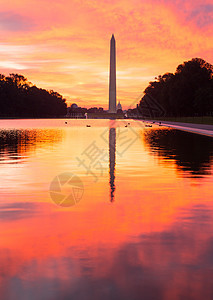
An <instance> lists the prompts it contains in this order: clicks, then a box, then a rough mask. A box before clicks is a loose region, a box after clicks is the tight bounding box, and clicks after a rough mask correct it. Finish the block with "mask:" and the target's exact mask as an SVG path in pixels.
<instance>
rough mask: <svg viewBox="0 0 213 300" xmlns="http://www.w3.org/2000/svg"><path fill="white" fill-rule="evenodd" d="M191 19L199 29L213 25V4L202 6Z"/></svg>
mask: <svg viewBox="0 0 213 300" xmlns="http://www.w3.org/2000/svg"><path fill="white" fill-rule="evenodd" d="M189 19H192V20H193V19H194V20H195V22H196V24H197V26H198V27H201V28H203V27H205V26H209V25H213V4H206V5H200V6H198V7H197V8H196V9H193V10H192V11H191V13H190V14H189Z"/></svg>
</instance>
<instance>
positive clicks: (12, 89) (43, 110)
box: [0, 74, 67, 118]
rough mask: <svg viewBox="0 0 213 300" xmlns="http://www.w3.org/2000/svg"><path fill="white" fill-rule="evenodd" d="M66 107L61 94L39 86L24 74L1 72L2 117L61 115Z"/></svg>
mask: <svg viewBox="0 0 213 300" xmlns="http://www.w3.org/2000/svg"><path fill="white" fill-rule="evenodd" d="M66 108H67V104H66V100H65V99H63V97H62V96H61V95H60V94H58V93H56V92H54V91H52V90H51V91H47V90H45V89H39V88H37V87H36V86H35V85H32V83H30V82H28V80H27V78H25V77H24V76H23V75H19V74H10V75H9V76H7V77H6V76H4V75H1V74H0V117H18V118H20V117H24V118H41V117H60V116H64V115H65V114H66Z"/></svg>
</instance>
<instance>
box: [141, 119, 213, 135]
mask: <svg viewBox="0 0 213 300" xmlns="http://www.w3.org/2000/svg"><path fill="white" fill-rule="evenodd" d="M145 122H148V123H153V122H155V124H156V125H159V124H160V125H163V126H166V127H171V128H175V129H178V130H182V131H187V132H191V133H196V134H201V135H205V136H209V137H213V125H207V124H194V123H180V122H167V121H165V122H164V121H158V120H145Z"/></svg>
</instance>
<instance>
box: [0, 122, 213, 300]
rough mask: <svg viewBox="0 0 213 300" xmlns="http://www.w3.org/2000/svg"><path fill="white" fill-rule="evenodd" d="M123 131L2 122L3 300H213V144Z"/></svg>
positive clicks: (174, 134)
mask: <svg viewBox="0 0 213 300" xmlns="http://www.w3.org/2000/svg"><path fill="white" fill-rule="evenodd" d="M128 122H130V124H129V125H128ZM128 122H127V121H123V120H120V121H117V122H115V121H112V120H111V121H110V120H67V124H65V120H10V121H7V120H2V121H0V127H1V130H0V175H1V183H0V187H1V188H0V232H1V239H0V295H1V296H0V299H3V300H4V299H12V300H13V299H24V300H25V299H45V300H46V299H48V300H49V299H51V300H53V299H83V300H84V299H145V300H146V299H157V300H158V299H168V300H170V299H187V300H188V299H212V298H213V287H212V278H213V217H212V216H213V205H212V199H213V186H212V183H213V179H212V157H213V140H212V139H211V138H209V137H203V136H199V135H195V134H191V133H186V132H181V131H177V130H173V129H168V128H164V127H158V126H157V125H156V126H153V127H152V128H146V127H143V126H142V123H140V122H136V121H129V120H128ZM88 124H89V125H90V126H91V127H86V125H88ZM126 126H127V127H126ZM68 172H70V173H71V174H75V175H77V176H78V177H79V178H80V179H81V180H82V182H83V184H84V194H83V197H82V199H81V201H80V202H78V203H77V205H75V206H70V207H61V206H57V205H56V204H55V203H54V202H53V201H52V199H51V197H50V193H49V186H50V183H51V181H52V180H53V178H54V177H56V176H58V175H59V174H62V173H68ZM66 192H69V191H67V190H66V189H64V190H63V193H66Z"/></svg>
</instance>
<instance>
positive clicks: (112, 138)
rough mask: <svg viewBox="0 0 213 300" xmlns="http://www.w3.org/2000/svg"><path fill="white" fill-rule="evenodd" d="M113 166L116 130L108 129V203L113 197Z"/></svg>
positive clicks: (114, 161) (114, 162)
mask: <svg viewBox="0 0 213 300" xmlns="http://www.w3.org/2000/svg"><path fill="white" fill-rule="evenodd" d="M115 164H116V129H115V128H110V129H109V175H110V179H109V184H110V201H111V202H113V201H114V197H115Z"/></svg>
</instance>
